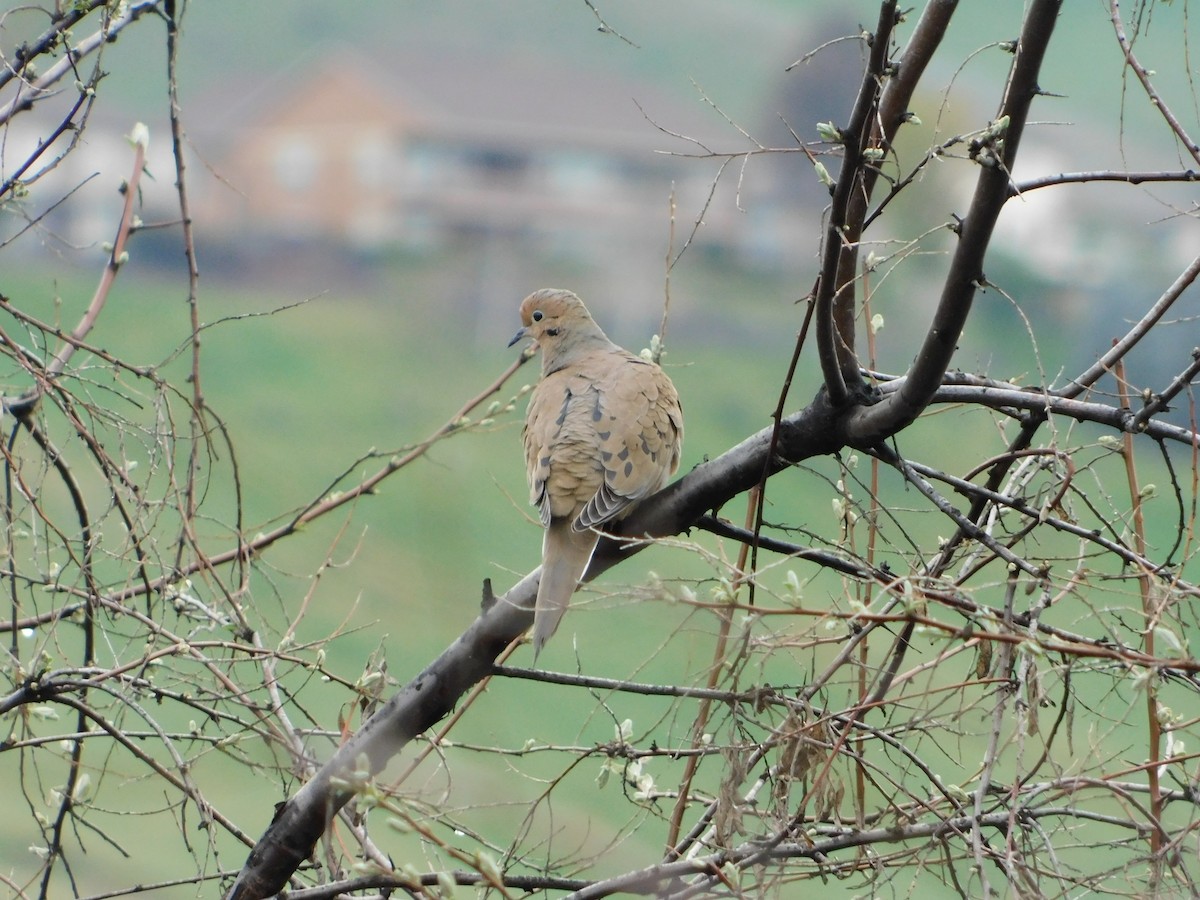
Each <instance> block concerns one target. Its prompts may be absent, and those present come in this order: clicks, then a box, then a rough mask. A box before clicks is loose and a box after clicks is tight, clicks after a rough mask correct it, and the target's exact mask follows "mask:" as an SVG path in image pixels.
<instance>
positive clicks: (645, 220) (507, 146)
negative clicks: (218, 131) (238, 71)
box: [205, 51, 734, 255]
mask: <svg viewBox="0 0 1200 900" xmlns="http://www.w3.org/2000/svg"><path fill="white" fill-rule="evenodd" d="M704 113H705V109H704V107H703V106H702V104H701V103H700V100H699V98H698V97H695V98H690V102H689V100H688V99H684V100H680V99H677V98H666V97H663V96H662V95H661V94H660V93H659V92H657V91H656V90H655V89H654V88H653V87H652V86H650V85H648V84H643V83H637V82H631V81H628V80H624V79H621V78H617V77H614V76H612V75H610V74H603V75H599V74H596V73H593V72H589V71H587V70H584V69H580V68H573V67H564V66H562V65H561V64H556V63H554V62H553V61H551V60H549V59H548V58H545V57H530V56H523V57H505V56H494V57H490V58H486V59H485V58H482V57H480V56H479V55H478V54H472V53H460V54H449V53H446V52H433V51H426V52H415V53H414V52H406V53H402V54H397V56H396V57H395V58H394V59H391V60H388V61H386V62H384V63H380V64H379V65H378V66H375V65H372V68H371V69H370V70H369V71H368V70H365V69H362V68H359V67H357V66H355V65H353V64H349V63H344V62H342V61H341V60H340V59H338V58H337V57H336V55H334V56H328V57H327V58H326V61H325V62H323V63H321V64H319V65H316V66H313V67H311V68H307V69H305V70H303V71H301V72H290V73H287V74H286V75H285V76H282V77H277V78H274V79H273V80H271V81H268V82H266V83H265V84H264V85H263V86H262V87H261V88H259V89H258V90H256V91H255V93H254V94H253V96H252V97H251V98H250V99H249V100H248V101H247V102H245V103H244V104H242V105H241V106H240V108H236V109H234V110H232V111H231V112H230V113H229V114H228V115H227V116H226V117H225V121H224V123H223V126H222V131H223V138H222V141H221V143H222V144H223V146H222V147H221V149H220V151H219V154H218V157H217V159H216V161H215V167H216V169H217V170H218V171H219V173H220V174H221V176H222V177H223V178H225V179H227V180H228V182H229V183H230V184H231V185H232V186H233V187H234V188H235V190H234V191H228V190H226V191H210V192H209V193H208V196H207V197H206V199H205V215H206V218H208V220H209V221H210V223H213V224H215V225H216V226H217V227H218V228H221V229H225V228H234V229H237V230H239V231H250V232H256V233H260V234H272V235H278V236H284V237H287V238H294V239H313V238H319V239H330V238H333V239H336V240H339V241H344V242H348V243H350V244H352V245H354V246H357V247H363V248H373V247H379V246H388V245H401V246H415V247H429V246H437V245H439V244H441V243H443V242H445V241H447V240H448V239H451V238H454V237H458V236H464V235H465V236H490V235H497V234H499V235H504V236H507V237H515V238H517V239H518V240H519V242H520V243H521V244H522V245H524V246H525V247H526V249H528V250H530V251H534V252H536V251H543V250H544V251H550V252H565V253H569V254H584V255H591V254H605V253H607V252H608V251H609V250H610V249H611V248H612V245H613V244H614V243H617V244H629V243H644V242H646V241H655V242H657V243H659V244H663V245H664V246H665V240H666V234H667V227H668V225H667V223H668V211H669V197H670V194H671V191H672V189H674V190H675V191H676V193H677V194H678V195H680V196H683V195H686V196H688V197H689V198H696V197H697V196H698V197H700V198H703V197H704V196H705V195H706V194H707V192H708V189H709V181H710V180H711V177H712V170H711V167H710V166H705V165H697V164H696V163H695V162H694V161H689V160H683V159H680V158H678V157H674V156H671V155H669V153H663V152H660V151H663V150H676V151H685V152H694V151H696V150H697V149H698V147H697V145H696V144H693V143H690V142H688V141H686V140H683V139H681V138H680V137H678V136H673V135H671V134H667V133H666V132H665V131H663V130H660V128H658V127H656V123H657V124H659V125H661V126H662V128H664V129H669V130H670V131H671V132H675V133H676V134H682V135H688V136H692V137H696V138H698V139H700V140H703V139H704V138H705V137H706V135H705V134H704V133H702V131H706V132H707V136H709V137H711V135H712V134H713V133H714V132H716V131H719V130H720V127H719V126H720V125H721V123H720V122H719V120H714V119H713V118H709V117H708V116H706V115H704ZM712 213H713V214H712V215H709V216H706V219H705V226H704V231H705V235H704V238H705V240H706V241H713V242H717V243H722V242H728V241H731V240H733V239H734V236H733V228H732V224H733V223H732V222H731V221H730V219H731V215H730V211H729V210H725V211H724V212H722V211H717V210H713V211H712Z"/></svg>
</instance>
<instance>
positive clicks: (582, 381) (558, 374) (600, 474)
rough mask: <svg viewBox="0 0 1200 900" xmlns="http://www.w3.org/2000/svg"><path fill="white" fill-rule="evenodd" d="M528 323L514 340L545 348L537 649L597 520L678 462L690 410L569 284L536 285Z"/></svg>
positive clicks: (536, 465)
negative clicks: (610, 335) (616, 338)
mask: <svg viewBox="0 0 1200 900" xmlns="http://www.w3.org/2000/svg"><path fill="white" fill-rule="evenodd" d="M521 324H522V326H523V327H522V328H521V330H520V331H518V332H517V334H516V336H515V337H514V338H513V339H512V341H511V342H510V346H511V345H512V344H515V343H516V342H517V341H519V340H521V339H522V338H532V339H533V340H534V341H536V342H537V345H538V347H539V348H540V349H541V351H542V377H541V380H540V381H539V382H538V383H537V386H536V387H535V388H534V390H533V395H532V396H531V397H530V399H529V410H528V411H527V412H526V414H525V432H524V435H525V462H526V465H527V467H528V473H529V489H530V494H529V497H530V502H531V503H532V504H533V505H534V506H537V507H538V508H539V509H540V511H541V517H542V525H543V526H545V529H546V532H545V536H544V538H543V541H542V574H541V580H540V581H539V583H538V593H537V607H536V611H535V616H534V627H533V646H534V653H535V654H537V653H539V652H540V651H541V649H542V647H543V646H544V645H545V643H546V641H547V640H549V638H550V636H551V635H552V634H554V631H555V629H557V628H558V623H559V620H560V619H561V618H562V616H563V613H564V612H566V609H567V605H568V603H570V600H571V594H573V593H574V592H575V588H576V587H577V586H578V585H579V579H580V578H581V577H582V576H583V573H584V571H585V570H586V569H587V565H588V562H589V561H590V560H591V558H592V551H593V550H595V549H596V542H597V540H598V539H599V532H598V531H597V530H596V529H597V527H598V526H602V525H604V524H605V523H606V522H612V521H616V520H618V519H621V518H623V517H624V516H627V515H628V514H629V513H630V512H632V511H633V508H634V506H635V505H636V504H637V503H638V502H639V501H641V500H643V499H645V498H646V497H648V496H650V495H651V494H653V493H655V492H656V491H658V490H660V489H661V488H662V487H663V485H665V484H666V483H667V480H668V479H669V478H670V477H671V476H672V475H673V474H675V470H676V469H678V468H679V452H680V447H681V444H682V442H683V410H682V409H681V408H680V406H679V395H678V394H677V393H676V392H675V386H674V385H673V384H671V379H670V378H668V377H667V375H666V373H665V372H663V370H662V369H660V368H659V367H658V366H657V365H655V364H654V363H652V362H648V361H647V360H644V359H642V358H641V357H639V356H635V355H634V354H632V353H629V352H628V351H626V350H622V349H621V348H620V347H618V346H617V345H616V344H614V343H613V342H612V341H610V340H609V339H608V336H607V335H605V333H604V332H603V331H601V330H600V326H598V325H597V324H596V323H595V322H594V321H593V320H592V317H591V315H590V314H589V313H588V311H587V307H585V306H584V305H583V301H582V300H580V299H579V298H578V297H577V296H575V295H574V294H573V293H571V292H570V291H564V290H559V289H556V288H546V289H543V290H540V291H536V292H534V293H532V294H530V295H529V296H528V297H526V298H525V300H524V301H523V302H522V303H521Z"/></svg>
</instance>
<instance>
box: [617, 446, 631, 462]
mask: <svg viewBox="0 0 1200 900" xmlns="http://www.w3.org/2000/svg"><path fill="white" fill-rule="evenodd" d="M617 459H619V460H621V461H622V462H623V461H625V460H627V459H629V448H628V447H622V448H621V452H620V453H618V454H617Z"/></svg>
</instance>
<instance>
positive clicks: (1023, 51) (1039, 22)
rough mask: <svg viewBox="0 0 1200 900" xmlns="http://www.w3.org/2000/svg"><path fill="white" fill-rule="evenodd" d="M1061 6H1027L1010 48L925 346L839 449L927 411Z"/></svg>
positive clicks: (1057, 1) (978, 272) (1004, 194)
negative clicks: (995, 111)
mask: <svg viewBox="0 0 1200 900" xmlns="http://www.w3.org/2000/svg"><path fill="white" fill-rule="evenodd" d="M1061 5H1062V0H1034V2H1033V3H1032V4H1031V5H1030V8H1029V12H1028V13H1027V15H1026V16H1025V22H1024V25H1023V27H1022V30H1021V37H1020V39H1019V40H1018V42H1017V49H1016V54H1015V57H1014V59H1013V64H1012V69H1011V71H1010V74H1009V80H1008V87H1007V89H1006V90H1005V95H1004V100H1003V102H1002V103H1001V104H1000V111H999V113H998V114H997V116H996V120H995V122H994V124H993V126H992V128H990V129H989V130H988V131H987V132H986V133H985V135H984V137H983V138H982V139H980V140H979V141H978V142H977V143H976V144H975V146H974V147H973V153H974V156H975V159H976V160H977V162H978V163H979V165H980V171H979V177H978V180H977V182H976V186H975V196H974V198H973V199H972V201H971V206H970V210H969V211H968V213H967V217H966V219H965V220H964V221H963V222H962V224H961V227H960V229H959V237H960V240H959V243H958V247H957V248H956V250H955V253H954V257H953V259H952V260H951V263H950V271H949V272H948V273H947V275H946V281H945V285H944V286H943V289H942V296H941V300H940V301H939V303H938V307H937V310H936V312H935V314H934V318H933V322H932V323H931V325H930V328H929V331H928V333H927V334H926V337H925V342H924V344H923V346H922V347H921V350H920V352H919V353H918V354H917V358H916V361H915V362H914V363H913V367H912V369H911V371H910V373H909V377H908V378H907V379H906V380H905V382H904V385H903V386H902V388H901V389H900V390H899V391H897V392H896V393H894V394H892V395H891V396H890V397H888V398H887V399H886V400H884V401H883V402H880V403H877V404H875V405H873V406H868V407H864V408H862V409H859V410H857V411H855V413H854V414H852V415H851V417H850V418H849V419H848V420H847V422H846V438H847V442H848V443H850V444H853V445H855V446H869V445H872V444H875V443H878V442H879V441H880V440H881V439H883V438H885V437H887V436H889V435H892V434H895V433H896V432H897V431H898V430H900V429H901V428H904V427H905V426H906V425H909V424H910V423H911V422H913V421H914V420H915V419H916V417H917V416H919V415H920V414H921V411H922V410H924V409H925V407H926V406H927V405H928V404H929V402H930V400H931V399H932V398H933V395H934V393H935V392H936V391H937V389H938V387H939V386H940V385H941V383H942V376H943V375H944V374H945V372H946V370H947V368H948V367H949V365H950V360H951V358H952V357H953V355H954V350H955V347H956V345H957V343H958V338H959V335H960V334H961V333H962V328H963V325H964V323H965V322H966V320H967V316H968V314H969V313H970V311H971V303H972V301H973V299H974V297H975V291H976V288H977V287H978V286H979V284H980V282H981V281H982V280H983V260H984V256H985V255H986V253H987V248H988V244H989V243H990V241H991V237H992V230H993V228H994V227H995V225H996V220H997V218H998V217H999V215H1000V210H1001V209H1002V208H1003V206H1004V203H1005V201H1006V200H1007V199H1008V197H1009V196H1010V193H1009V182H1010V177H1009V173H1010V172H1011V171H1012V167H1013V164H1014V162H1015V161H1016V157H1017V147H1018V144H1019V142H1020V138H1021V134H1022V132H1023V131H1024V129H1025V121H1026V118H1027V116H1028V114H1029V107H1030V104H1031V103H1032V102H1033V99H1034V97H1036V96H1037V95H1038V94H1039V93H1041V89H1040V88H1039V87H1038V73H1039V71H1040V70H1041V65H1042V59H1043V58H1044V56H1045V53H1046V47H1047V45H1048V44H1049V42H1050V35H1051V34H1052V33H1053V31H1054V24H1055V20H1056V19H1057V17H1058V12H1059V8H1060V7H1061Z"/></svg>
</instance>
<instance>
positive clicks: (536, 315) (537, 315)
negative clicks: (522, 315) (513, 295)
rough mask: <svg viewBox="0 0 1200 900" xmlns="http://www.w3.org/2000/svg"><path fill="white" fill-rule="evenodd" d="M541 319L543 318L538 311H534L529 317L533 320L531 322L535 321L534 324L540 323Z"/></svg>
mask: <svg viewBox="0 0 1200 900" xmlns="http://www.w3.org/2000/svg"><path fill="white" fill-rule="evenodd" d="M543 317H544V316H543V313H542V311H541V310H540V309H535V310H534V311H533V315H532V316H530V317H529V318H531V319H533V321H535V322H540V321H542V319H543Z"/></svg>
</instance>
